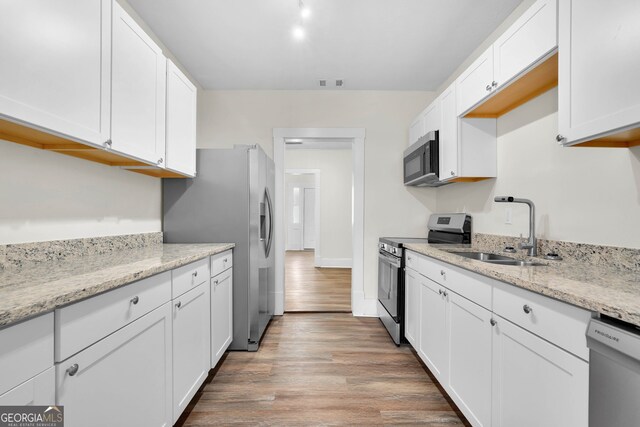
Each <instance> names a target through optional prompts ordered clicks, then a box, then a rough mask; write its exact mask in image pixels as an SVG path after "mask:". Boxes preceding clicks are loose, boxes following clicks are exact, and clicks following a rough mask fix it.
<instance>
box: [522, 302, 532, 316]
mask: <svg viewBox="0 0 640 427" xmlns="http://www.w3.org/2000/svg"><path fill="white" fill-rule="evenodd" d="M522 310H523V311H524V312H525V313H527V314H529V313H531V312H532V311H533V308H531V307H529V305H527V304H525V305H523V306H522Z"/></svg>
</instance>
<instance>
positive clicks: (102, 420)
mask: <svg viewBox="0 0 640 427" xmlns="http://www.w3.org/2000/svg"><path fill="white" fill-rule="evenodd" d="M171 336H172V333H171V303H170V302H168V303H166V304H164V305H162V306H161V307H158V308H157V309H155V310H153V311H152V312H151V313H148V314H146V315H145V316H142V317H141V318H139V319H138V320H136V321H135V322H132V323H130V324H128V325H127V326H125V327H123V328H122V329H120V330H118V331H117V332H114V333H113V334H111V335H109V336H107V337H106V338H103V339H102V340H100V341H98V342H97V343H95V344H93V345H92V346H90V347H88V348H86V349H85V350H83V351H81V352H80V353H78V354H76V355H74V356H71V357H70V358H68V359H67V360H65V361H64V362H60V363H58V364H56V400H57V402H56V403H57V404H58V405H64V418H65V426H67V427H85V426H95V427H102V426H104V427H111V426H117V425H123V423H125V421H124V420H126V423H125V424H126V425H130V426H151V427H158V426H171V425H172V424H173V419H172V410H171V395H172V385H171V366H172V363H171V357H172V351H171V348H172V345H171ZM96 414H98V415H96Z"/></svg>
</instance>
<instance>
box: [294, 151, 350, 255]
mask: <svg viewBox="0 0 640 427" xmlns="http://www.w3.org/2000/svg"><path fill="white" fill-rule="evenodd" d="M285 168H286V169H319V170H320V242H319V243H320V244H319V251H318V253H317V254H316V256H318V257H320V259H321V264H320V265H325V264H326V263H325V262H323V261H322V260H343V261H344V262H350V261H351V259H352V251H353V249H352V247H353V245H352V235H351V206H352V199H351V192H352V176H353V166H352V156H351V150H315V149H314V150H286V151H285ZM286 188H287V186H286V181H285V189H286ZM286 206H288V205H286ZM285 218H288V216H286V215H285ZM329 264H331V262H329ZM334 265H335V264H334Z"/></svg>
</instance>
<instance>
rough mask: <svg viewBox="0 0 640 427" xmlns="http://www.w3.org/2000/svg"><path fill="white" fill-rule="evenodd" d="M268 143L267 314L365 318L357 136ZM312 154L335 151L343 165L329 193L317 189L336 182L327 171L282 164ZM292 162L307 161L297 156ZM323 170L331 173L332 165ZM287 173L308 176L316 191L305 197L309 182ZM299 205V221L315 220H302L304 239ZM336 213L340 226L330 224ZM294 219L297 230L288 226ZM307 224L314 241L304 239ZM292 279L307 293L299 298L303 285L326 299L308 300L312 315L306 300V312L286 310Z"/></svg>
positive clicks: (342, 133)
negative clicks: (270, 296)
mask: <svg viewBox="0 0 640 427" xmlns="http://www.w3.org/2000/svg"><path fill="white" fill-rule="evenodd" d="M273 135H274V161H275V166H276V172H275V177H276V206H277V208H276V211H275V219H276V240H275V250H276V306H275V311H274V312H275V314H283V313H284V311H285V308H286V311H350V312H352V313H353V314H354V315H363V314H364V315H368V312H369V311H370V310H369V308H370V307H368V304H366V303H367V302H368V301H365V299H364V282H363V261H364V260H363V249H364V242H363V231H364V129H349V128H344V129H343V128H302V129H274V132H273ZM312 150H315V152H316V154H317V153H321V152H324V153H325V154H326V153H327V152H329V151H332V150H337V151H341V152H342V156H341V157H342V160H343V163H344V159H345V158H346V159H347V160H346V164H347V167H348V170H347V172H346V173H345V174H343V175H340V178H338V179H337V181H338V183H337V185H338V186H337V187H334V188H333V189H330V188H328V187H329V186H328V184H325V180H326V181H327V182H329V181H330V180H331V179H332V178H333V179H334V180H335V179H336V177H338V176H339V174H337V172H336V171H335V170H331V169H330V168H329V169H328V171H327V172H324V171H323V170H320V171H318V172H319V173H318V174H315V172H316V171H315V169H321V168H319V167H316V166H315V164H314V163H313V162H312V161H308V162H306V163H305V162H302V163H300V162H298V163H292V162H289V161H288V160H287V158H288V157H289V156H288V153H294V152H296V153H302V152H310V151H312ZM293 157H307V156H306V155H302V154H300V155H298V156H293ZM328 163H329V164H330V165H331V164H332V163H338V162H331V161H330V162H328ZM334 166H335V165H334ZM287 172H289V175H287ZM294 173H297V174H300V175H305V174H313V175H314V178H316V179H318V180H319V182H320V181H322V184H320V185H321V187H320V185H315V186H314V187H313V189H312V188H311V187H310V185H311V184H309V177H307V178H304V177H300V178H292V176H291V175H293V174H294ZM296 179H298V180H300V181H304V180H305V179H306V180H307V184H303V183H301V184H299V185H297V184H292V183H291V182H292V181H295V180H296ZM333 184H334V185H336V183H333ZM295 188H297V189H298V190H295ZM336 188H337V190H336ZM294 193H295V194H297V197H298V199H297V201H294V200H293V199H294V198H295V194H294ZM305 193H306V195H307V202H306V203H305V201H304V198H305V197H304V196H305ZM339 194H343V195H344V194H346V197H340V196H339ZM312 196H313V197H312ZM312 198H313V199H315V203H313V205H312V204H311V203H309V200H310V199H312ZM323 199H329V201H330V202H333V201H338V200H342V201H343V202H344V203H342V204H340V206H342V209H338V208H336V207H335V206H324V205H323V202H322V200H323ZM345 199H346V201H345ZM325 204H326V203H325ZM305 205H306V209H307V213H310V211H311V210H312V209H313V210H315V212H316V214H315V215H313V218H311V220H309V218H308V217H307V221H306V223H307V227H306V228H307V233H306V235H307V239H305V232H304V230H305V221H304V216H305V214H304V210H305ZM325 209H326V210H325ZM294 211H295V212H296V213H295V214H294ZM344 211H346V215H342V216H341V217H340V218H342V219H343V220H341V219H338V218H335V217H333V215H334V214H336V213H338V212H342V213H344ZM294 215H296V216H297V217H298V219H299V222H297V221H294V220H293V216H294ZM310 222H311V224H312V225H315V227H314V228H315V239H314V238H310V235H311V234H312V231H311V228H312V227H311V226H310V225H309V223H310ZM345 224H346V225H345ZM336 237H337V238H336ZM334 238H335V239H334ZM305 240H306V241H305ZM336 242H337V243H336ZM296 276H297V277H304V278H305V280H304V281H305V282H306V284H307V287H306V289H301V290H299V292H307V293H306V294H305V295H306V296H309V295H308V294H309V293H308V290H309V285H310V284H311V285H314V284H315V285H317V287H318V288H319V289H321V290H322V291H323V292H324V293H325V294H326V295H325V296H327V297H328V298H327V299H325V300H324V301H322V300H321V299H322V297H323V295H321V294H316V297H318V298H319V299H320V301H317V300H316V301H315V302H316V306H315V307H314V306H313V305H311V304H309V303H310V302H312V301H309V300H307V301H306V303H307V305H306V306H305V305H302V306H301V307H291V306H289V303H287V302H286V300H291V298H290V294H288V291H292V292H293V291H295V287H294V286H295V285H294V283H293V282H292V280H293V279H295V277H296ZM323 285H324V287H323ZM327 285H328V286H327ZM331 286H337V287H339V290H336V289H333V290H332V289H331ZM332 293H333V295H331V294H332ZM285 296H287V297H288V298H285ZM336 302H338V303H339V305H336V304H335V303H336Z"/></svg>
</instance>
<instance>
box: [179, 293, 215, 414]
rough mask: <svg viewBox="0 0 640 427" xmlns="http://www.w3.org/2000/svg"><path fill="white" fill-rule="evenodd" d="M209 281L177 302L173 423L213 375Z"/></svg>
mask: <svg viewBox="0 0 640 427" xmlns="http://www.w3.org/2000/svg"><path fill="white" fill-rule="evenodd" d="M209 301H210V296H209V282H208V281H207V282H206V283H203V284H202V285H200V286H198V287H197V288H195V289H191V290H190V291H189V292H187V293H185V294H182V295H181V296H179V297H178V298H176V299H174V300H173V422H174V423H175V422H176V420H177V419H178V418H179V417H180V415H181V414H182V411H184V409H185V408H186V406H187V404H189V402H190V401H191V398H192V397H193V396H194V395H195V394H196V392H197V391H198V388H199V387H200V386H201V385H202V383H203V382H204V380H205V379H207V375H208V374H209V362H210V356H209V352H210V351H211V347H210V339H211V328H210V325H211V323H210V322H211V318H210V302H209Z"/></svg>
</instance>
